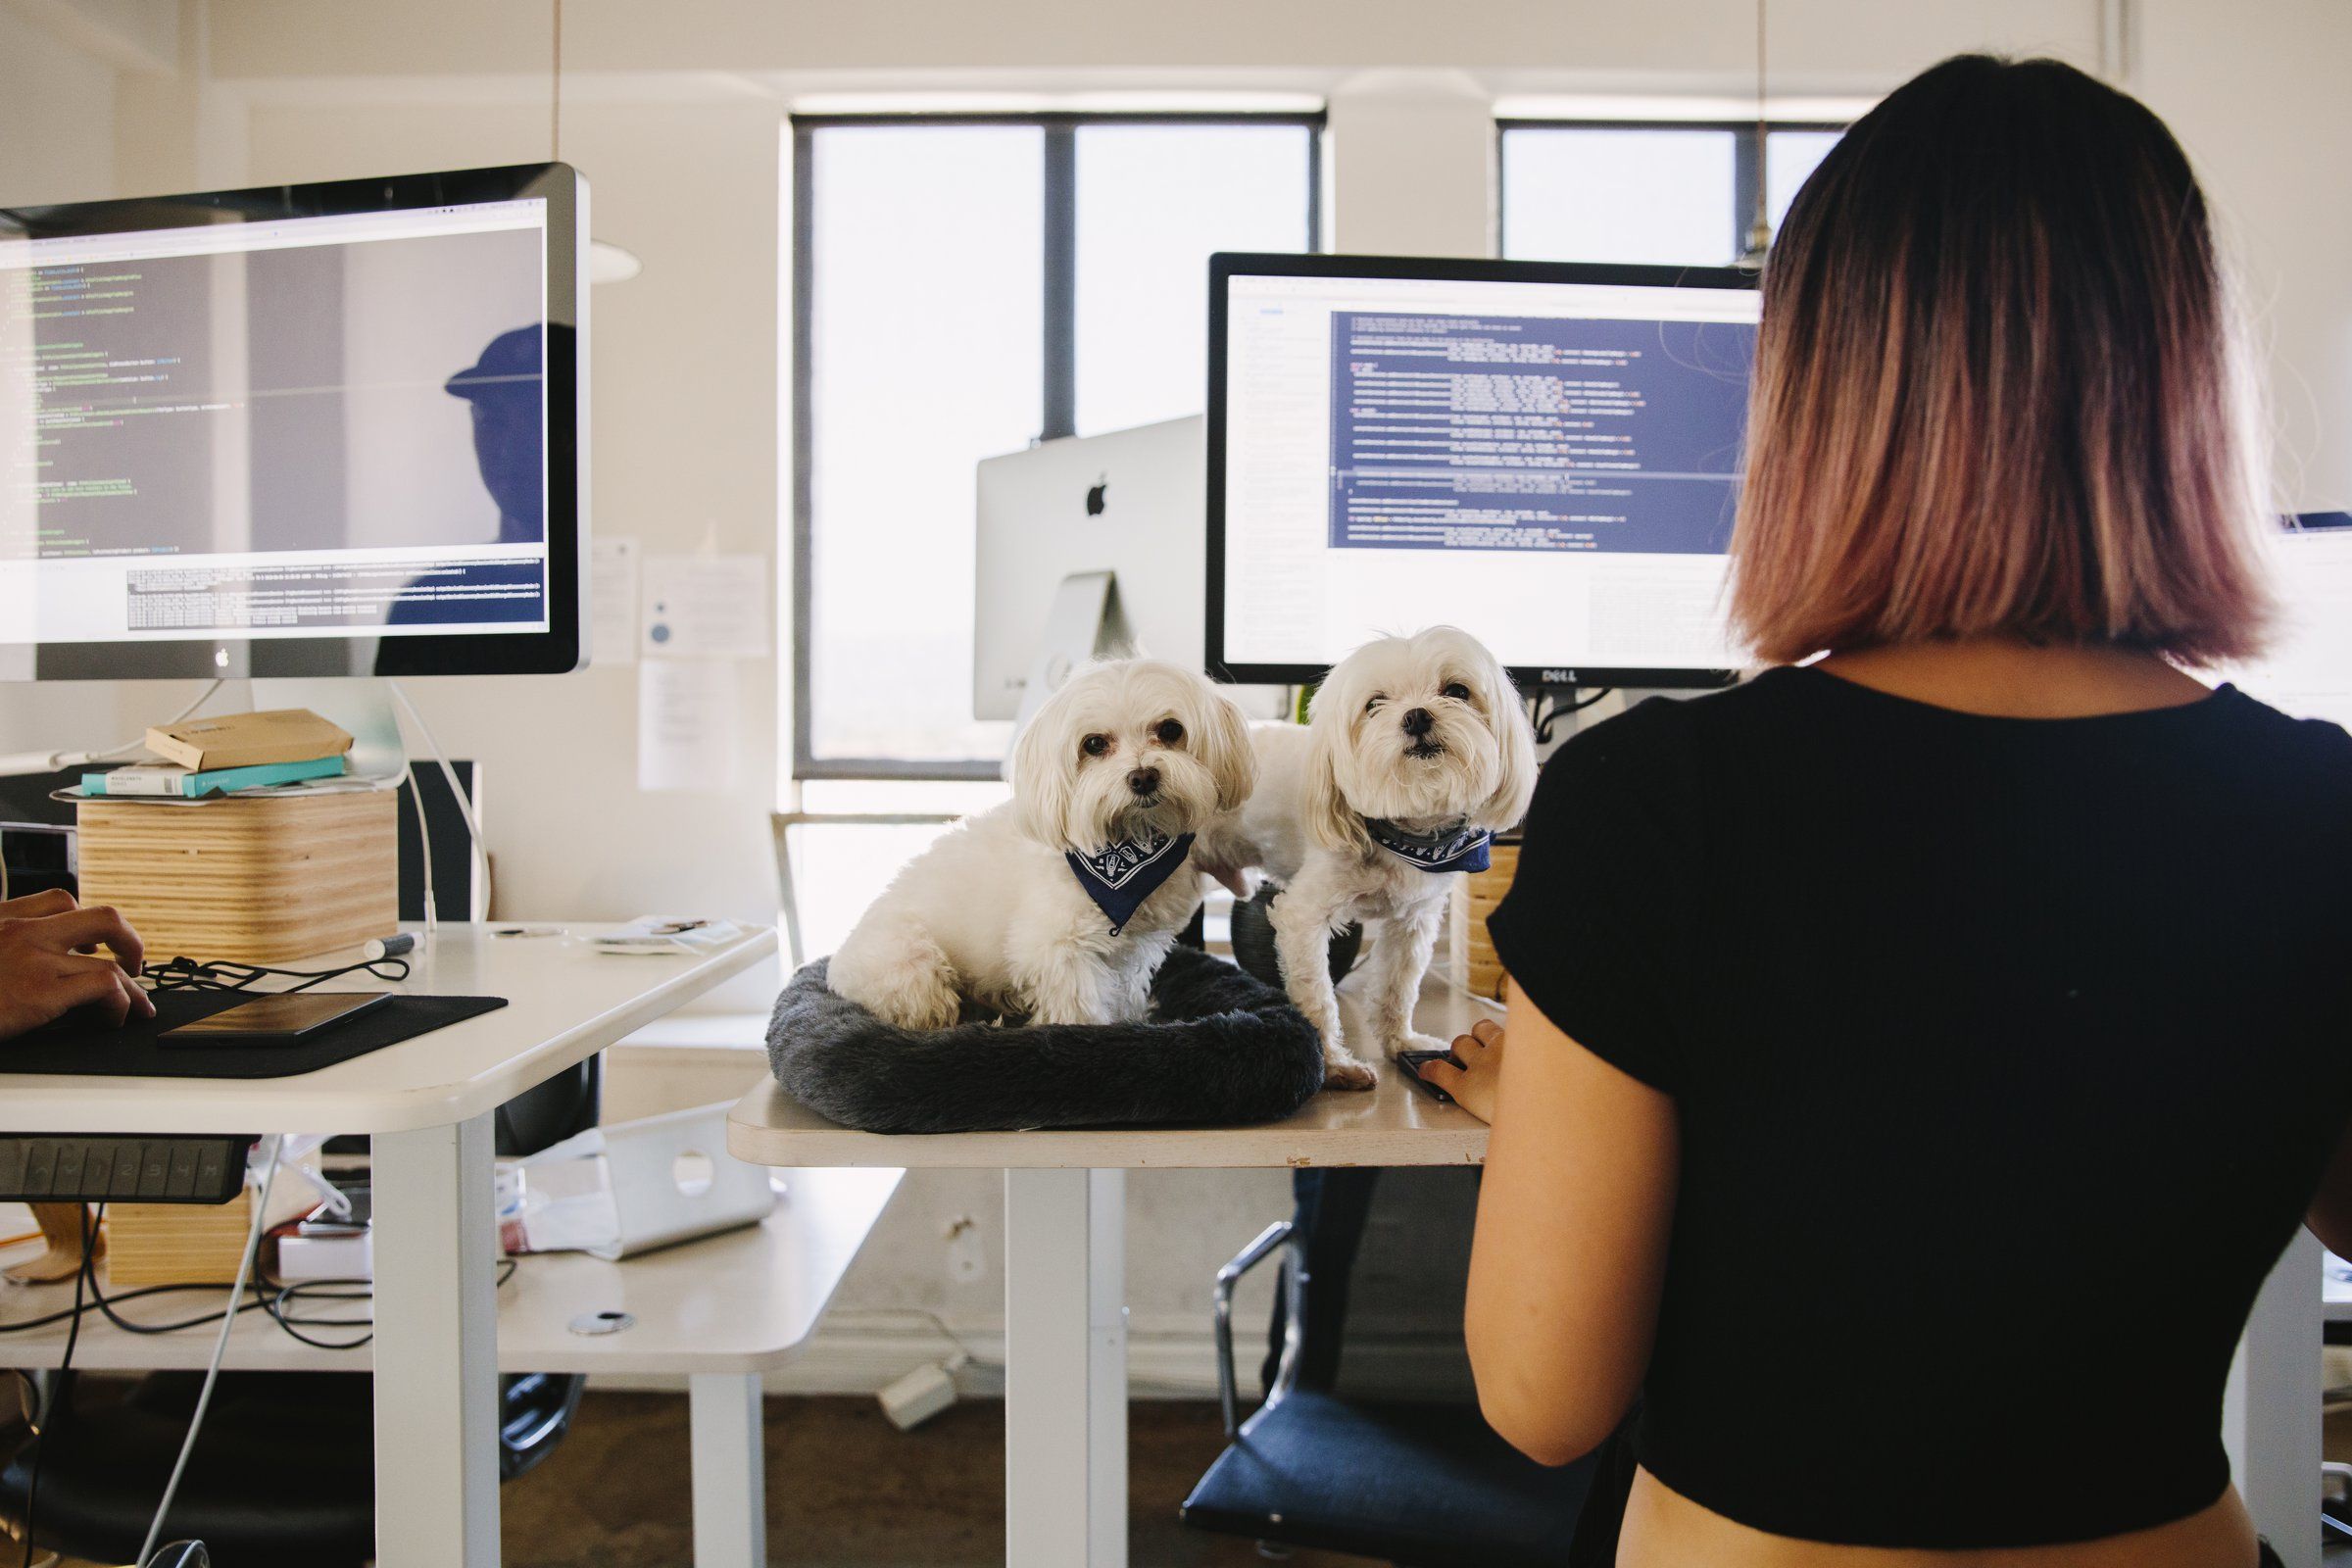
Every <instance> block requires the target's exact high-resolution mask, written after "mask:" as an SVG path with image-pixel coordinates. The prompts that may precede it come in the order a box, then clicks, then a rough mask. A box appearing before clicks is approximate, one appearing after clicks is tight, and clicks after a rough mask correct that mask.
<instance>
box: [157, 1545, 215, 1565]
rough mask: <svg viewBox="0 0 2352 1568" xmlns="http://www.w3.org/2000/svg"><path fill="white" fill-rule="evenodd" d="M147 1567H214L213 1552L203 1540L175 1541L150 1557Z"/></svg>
mask: <svg viewBox="0 0 2352 1568" xmlns="http://www.w3.org/2000/svg"><path fill="white" fill-rule="evenodd" d="M146 1568H213V1554H212V1553H211V1552H209V1551H207V1550H205V1549H204V1543H203V1542H201V1541H174V1542H173V1543H172V1544H170V1545H169V1546H165V1547H163V1548H162V1549H160V1550H159V1551H157V1552H156V1554H155V1555H154V1556H152V1557H150V1558H148V1559H147V1564H146Z"/></svg>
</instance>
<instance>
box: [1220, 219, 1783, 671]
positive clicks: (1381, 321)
mask: <svg viewBox="0 0 2352 1568" xmlns="http://www.w3.org/2000/svg"><path fill="white" fill-rule="evenodd" d="M1755 284H1756V278H1755V276H1754V274H1752V273H1749V272H1746V271H1741V270H1733V269H1728V268H1725V269H1710V268H1663V267H1602V266H1573V265H1561V264H1552V263H1531V262H1479V261H1425V260H1417V259H1402V258H1384V257H1353V256H1254V255H1220V256H1216V257H1214V258H1212V259H1211V261H1210V264H1209V385H1208V397H1209V401H1208V429H1207V465H1208V494H1207V505H1208V538H1207V547H1208V549H1207V565H1208V573H1207V574H1208V592H1207V604H1206V622H1207V639H1206V659H1207V665H1208V668H1209V669H1210V670H1211V671H1213V672H1215V673H1217V674H1219V675H1221V676H1223V677H1224V678H1226V679H1228V680H1235V681H1243V682H1286V681H1302V680H1312V679H1315V678H1317V677H1318V676H1319V675H1320V674H1321V673H1322V671H1323V670H1325V669H1327V668H1328V667H1329V666H1330V665H1331V664H1332V663H1334V662H1337V661H1338V660H1340V659H1341V658H1343V657H1345V656H1346V655H1347V654H1348V652H1349V651H1350V650H1351V649H1353V648H1355V647H1356V646H1358V645H1359V644H1361V643H1363V642H1365V641H1366V640H1367V639H1369V638H1372V637H1376V636H1379V635H1382V634H1384V633H1389V632H1399V631H1411V630H1414V629H1417V628H1420V627H1423V626H1429V625H1435V624H1451V625H1455V626H1460V627H1462V628H1463V629H1465V630H1467V631H1469V632H1471V633H1473V634H1474V635H1476V636H1477V637H1479V638H1480V639H1481V640H1483V641H1484V642H1485V643H1486V644H1487V645H1488V646H1489V647H1490V648H1492V649H1493V650H1494V651H1495V655H1496V657H1497V658H1499V659H1500V660H1501V661H1502V662H1503V663H1504V664H1506V665H1508V666H1509V667H1510V668H1511V670H1512V672H1513V673H1514V675H1516V676H1517V677H1518V678H1519V679H1520V680H1522V681H1524V682H1528V683H1531V684H1532V683H1541V684H1546V685H1582V686H1644V687H1672V686H1716V685H1723V684H1726V683H1728V682H1729V681H1730V680H1731V678H1732V671H1733V670H1735V669H1736V668H1737V667H1738V666H1739V665H1740V663H1742V662H1743V659H1742V657H1741V654H1740V650H1739V649H1738V648H1737V647H1736V646H1735V643H1734V640H1733V638H1732V636H1731V633H1730V631H1729V628H1728V621H1727V617H1726V614H1725V604H1724V597H1725V596H1724V586H1725V574H1726V557H1725V550H1726V548H1727V546H1728V544H1729V542H1730V538H1731V528H1732V518H1733V512H1734V507H1735V502H1736V499H1737V491H1738V481H1739V471H1740V439H1741V434H1742V431H1743V429H1744V426H1745V419H1746V408H1747V383H1748V376H1749V370H1750V368H1751V366H1752V364H1753V362H1754V357H1755V337H1756V322H1757V319H1758V315H1759V309H1758V307H1759V303H1760V301H1759V298H1758V295H1757V293H1756V289H1755Z"/></svg>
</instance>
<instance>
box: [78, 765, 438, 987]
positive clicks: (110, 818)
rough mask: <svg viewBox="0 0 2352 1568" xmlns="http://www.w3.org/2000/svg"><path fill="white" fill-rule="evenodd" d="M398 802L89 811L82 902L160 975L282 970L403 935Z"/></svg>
mask: <svg viewBox="0 0 2352 1568" xmlns="http://www.w3.org/2000/svg"><path fill="white" fill-rule="evenodd" d="M399 802H400V797H399V796H398V795H397V794H396V793H395V792H393V791H391V790H365V791H358V790H349V791H333V792H322V793H319V794H287V795H247V796H229V797H224V798H222V799H221V800H215V801H206V802H204V803H202V804H201V805H191V806H166V805H157V804H155V803H153V802H140V801H105V800H88V801H83V802H82V803H81V807H80V838H81V902H82V903H84V904H111V905H113V906H114V907H116V908H118V909H120V910H122V911H123V917H124V918H125V919H127V920H128V921H129V922H130V923H131V925H132V927H133V928H135V929H136V930H137V931H138V933H139V936H140V938H141V939H142V940H144V941H145V943H146V944H147V956H148V959H149V960H150V961H154V960H156V959H161V958H169V957H174V956H177V957H188V958H195V959H197V960H199V961H212V960H220V959H226V960H229V961H233V962H241V963H282V962H284V961H286V960H287V959H289V958H303V957H309V956H312V955H314V954H320V953H328V952H332V951H333V950H335V949H337V948H348V947H353V946H356V945H357V944H359V943H362V942H366V941H367V940H368V939H369V938H370V937H385V936H390V935H392V933H393V932H394V931H396V930H397V929H399V924H400V887H399V859H398V857H399V843H400V838H399V831H398V826H397V824H398V821H399V818H398V816H397V814H396V812H397V809H398V806H399Z"/></svg>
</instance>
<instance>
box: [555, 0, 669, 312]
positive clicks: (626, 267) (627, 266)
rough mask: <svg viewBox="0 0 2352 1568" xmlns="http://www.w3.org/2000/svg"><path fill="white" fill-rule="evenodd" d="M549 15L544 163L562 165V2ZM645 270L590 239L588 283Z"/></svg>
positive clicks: (628, 253)
mask: <svg viewBox="0 0 2352 1568" xmlns="http://www.w3.org/2000/svg"><path fill="white" fill-rule="evenodd" d="M552 14H553V19H554V21H553V26H552V27H551V28H550V31H551V33H552V34H553V36H552V38H551V39H550V43H549V55H550V63H549V68H548V81H547V160H548V162H549V163H551V164H559V163H562V162H563V161H564V0H554V4H553V7H552ZM644 270H645V263H644V262H643V261H642V260H640V259H639V258H638V255H637V253H636V252H635V251H632V250H629V249H626V248H625V247H623V246H619V245H615V244H613V242H612V241H611V240H602V239H597V238H595V237H594V236H590V238H589V241H588V281H589V282H590V283H626V282H627V281H628V280H629V279H630V278H632V277H635V276H636V275H637V274H638V273H639V272H642V271H644Z"/></svg>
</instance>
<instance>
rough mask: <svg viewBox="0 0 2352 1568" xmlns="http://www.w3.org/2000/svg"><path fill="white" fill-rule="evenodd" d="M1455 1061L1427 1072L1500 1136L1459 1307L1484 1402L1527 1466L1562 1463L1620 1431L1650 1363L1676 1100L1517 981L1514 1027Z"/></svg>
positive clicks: (1467, 1045) (1669, 1218) (1463, 1049)
mask: <svg viewBox="0 0 2352 1568" xmlns="http://www.w3.org/2000/svg"><path fill="white" fill-rule="evenodd" d="M1504 1039H1507V1040H1508V1042H1509V1046H1508V1049H1507V1050H1505V1049H1504V1047H1503V1044H1502V1042H1503V1040H1504ZM1457 1052H1460V1053H1462V1054H1464V1056H1465V1060H1466V1061H1468V1062H1469V1071H1468V1072H1467V1073H1465V1074H1457V1073H1455V1072H1453V1070H1452V1069H1450V1068H1448V1067H1446V1066H1445V1065H1444V1064H1442V1063H1432V1064H1431V1067H1432V1070H1431V1071H1430V1072H1429V1074H1428V1075H1427V1076H1429V1077H1430V1078H1431V1079H1432V1081H1434V1082H1437V1083H1440V1084H1443V1085H1444V1086H1445V1087H1446V1088H1447V1089H1449V1090H1459V1091H1463V1092H1462V1093H1457V1094H1456V1098H1457V1099H1461V1100H1463V1101H1464V1103H1466V1104H1468V1105H1469V1106H1470V1108H1472V1109H1473V1110H1477V1111H1479V1112H1480V1113H1481V1114H1485V1115H1487V1116H1488V1119H1489V1120H1490V1121H1492V1122H1493V1123H1494V1129H1495V1130H1494V1136H1493V1137H1492V1138H1491V1139H1490V1140H1489V1143H1488V1148H1487V1169H1486V1181H1485V1184H1484V1186H1483V1187H1482V1188H1481V1189H1480V1192H1479V1200H1478V1232H1477V1235H1476V1237H1475V1239H1474V1240H1473V1242H1472V1245H1471V1251H1470V1296H1469V1301H1468V1304H1467V1306H1466V1307H1465V1309H1464V1328H1465V1331H1466V1334H1467V1337H1468V1339H1469V1343H1470V1365H1471V1370H1472V1371H1473V1372H1474V1373H1475V1374H1476V1376H1477V1380H1478V1402H1479V1408H1480V1409H1481V1410H1482V1411H1483V1412H1484V1413H1485V1415H1486V1418H1487V1421H1488V1424H1489V1425H1491V1426H1493V1427H1494V1428H1495V1431H1496V1432H1498V1433H1500V1434H1501V1435H1502V1437H1503V1438H1504V1439H1505V1440H1506V1441H1507V1442H1509V1443H1510V1445H1511V1446H1513V1447H1515V1448H1517V1449H1519V1450H1520V1451H1521V1452H1522V1453H1525V1454H1526V1455H1528V1457H1530V1458H1532V1459H1535V1460H1536V1461H1538V1462H1539V1463H1542V1464H1565V1463H1567V1462H1568V1461H1569V1460H1571V1459H1575V1458H1578V1457H1580V1456H1581V1455H1584V1454H1587V1453H1590V1452H1591V1451H1593V1449H1594V1448H1596V1447H1598V1446H1600V1444H1601V1441H1602V1440H1603V1439H1605V1438H1606V1437H1608V1435H1609V1434H1610V1433H1611V1432H1612V1431H1614V1430H1615V1429H1616V1427H1617V1424H1618V1422H1620V1421H1621V1420H1623V1419H1624V1417H1625V1412H1626V1411H1627V1410H1628V1409H1630V1408H1632V1406H1633V1402H1634V1397H1635V1395H1636V1394H1637V1393H1638V1392H1639V1391H1640V1390H1641V1387H1642V1374H1643V1373H1644V1371H1645V1370H1646V1369H1647V1367H1648V1365H1649V1348H1650V1342H1651V1339H1652V1336H1653V1334H1654V1333H1655V1330H1656V1327H1657V1314H1658V1293H1659V1289H1660V1286H1661V1284H1662V1283H1663V1281H1664V1278H1665V1273H1666V1242H1667V1235H1668V1232H1669V1230H1670V1228H1671V1227H1672V1225H1673V1222H1674V1194H1675V1177H1676V1168H1677V1161H1678V1157H1679V1156H1678V1148H1679V1143H1678V1140H1679V1134H1678V1131H1677V1125H1676V1120H1675V1109H1674V1101H1673V1100H1672V1099H1671V1098H1669V1097H1668V1096H1666V1095H1664V1094H1662V1093H1660V1092H1659V1091H1657V1090H1655V1089H1652V1088H1650V1087H1648V1086H1647V1085H1645V1084H1642V1083H1640V1082H1638V1081H1636V1080H1635V1079H1633V1078H1631V1077H1628V1076H1627V1075H1626V1074H1625V1073H1623V1072H1620V1071H1619V1070H1618V1069H1616V1068H1615V1067H1612V1066H1610V1065H1609V1064H1608V1063H1606V1062H1604V1061H1602V1060H1601V1059H1600V1058H1599V1057H1598V1056H1595V1055H1593V1054H1592V1053H1591V1052H1589V1051H1587V1050H1585V1048H1584V1047H1582V1046H1580V1045H1578V1044H1577V1043H1576V1042H1575V1041H1573V1040H1571V1039H1569V1038H1568V1037H1567V1036H1566V1035H1564V1034H1562V1033H1560V1031H1559V1030H1558V1029H1556V1028H1554V1027H1553V1026H1552V1023H1551V1020H1549V1019H1548V1018H1546V1017H1544V1014H1543V1013H1542V1012H1540V1011H1538V1010H1537V1009H1536V1006H1535V1004H1533V1003H1531V1002H1529V1001H1528V1000H1527V998H1526V997H1525V996H1524V995H1523V994H1521V992H1520V990H1519V988H1518V986H1517V985H1516V984H1514V985H1513V986H1512V987H1511V991H1510V1012H1509V1016H1508V1025H1507V1030H1506V1032H1505V1034H1504V1035H1502V1036H1496V1035H1494V1034H1493V1033H1492V1029H1491V1026H1490V1028H1489V1030H1488V1031H1487V1032H1486V1033H1485V1034H1484V1035H1483V1036H1482V1038H1481V1040H1479V1041H1478V1042H1475V1043H1472V1042H1468V1041H1465V1042H1463V1044H1462V1045H1461V1046H1458V1047H1457ZM1473 1055H1475V1056H1476V1057H1478V1058H1480V1059H1477V1060H1470V1057H1471V1056H1473ZM1496 1056H1499V1057H1501V1061H1500V1064H1499V1069H1498V1082H1496V1081H1495V1079H1496V1077H1497V1068H1496V1064H1495V1062H1494V1061H1493V1058H1494V1057H1496ZM1488 1082H1495V1092H1494V1094H1493V1097H1492V1100H1491V1101H1490V1100H1489V1099H1488V1097H1487V1096H1486V1095H1485V1094H1484V1093H1483V1091H1484V1090H1485V1088H1486V1087H1487V1083H1488Z"/></svg>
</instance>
